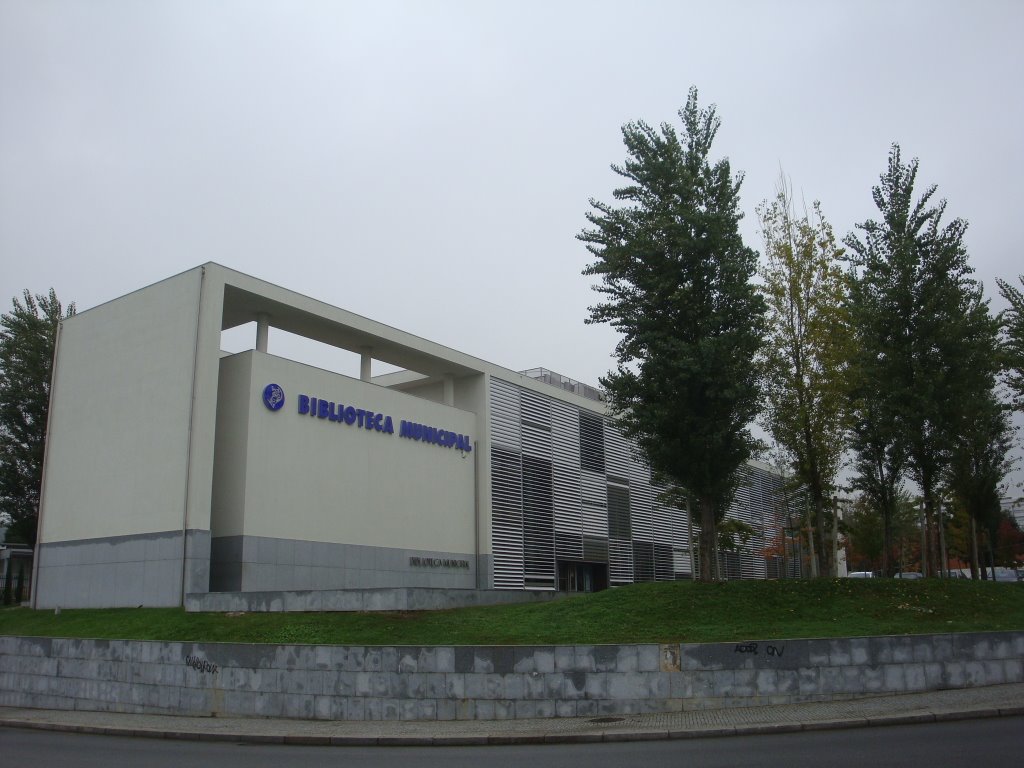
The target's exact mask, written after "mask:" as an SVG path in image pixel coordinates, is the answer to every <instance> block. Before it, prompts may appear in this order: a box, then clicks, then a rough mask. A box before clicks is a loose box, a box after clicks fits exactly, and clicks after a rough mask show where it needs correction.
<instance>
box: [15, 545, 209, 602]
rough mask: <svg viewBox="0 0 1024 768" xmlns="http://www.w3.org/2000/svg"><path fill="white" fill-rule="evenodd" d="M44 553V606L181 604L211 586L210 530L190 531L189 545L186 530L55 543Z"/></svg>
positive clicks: (40, 584)
mask: <svg viewBox="0 0 1024 768" xmlns="http://www.w3.org/2000/svg"><path fill="white" fill-rule="evenodd" d="M38 558H39V575H38V580H37V583H36V585H35V589H34V593H35V600H36V603H35V604H36V607H38V608H118V607H136V606H146V607H160V606H164V607H166V606H175V605H181V601H182V594H184V593H187V592H196V591H206V589H207V588H208V586H207V585H208V583H209V562H210V534H209V532H208V531H195V530H189V531H188V532H187V537H186V539H185V543H184V544H183V542H182V532H181V531H163V532H160V533H147V534H137V535H132V536H111V537H105V538H98V539H80V540H76V541H62V542H54V543H48V544H40V545H39V547H38ZM183 578H184V579H185V583H184V585H183V584H182V579H183Z"/></svg>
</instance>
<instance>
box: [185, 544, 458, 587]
mask: <svg viewBox="0 0 1024 768" xmlns="http://www.w3.org/2000/svg"><path fill="white" fill-rule="evenodd" d="M411 558H421V560H426V559H430V560H431V561H442V562H443V561H451V560H455V561H461V562H465V563H467V564H468V567H467V568H459V567H452V566H445V565H436V566H435V565H431V566H423V565H413V564H411V561H410V559H411ZM477 567H478V564H477V562H476V556H475V555H473V554H466V553H464V552H434V551H430V550H421V549H400V548H395V547H369V546H362V545H357V544H337V543H331V542H323V541H299V540H294V539H276V538H268V537H263V536H217V537H215V538H214V539H213V541H212V543H211V558H210V569H211V570H210V573H211V576H210V590H211V591H213V592H267V591H274V592H281V591H288V592H293V591H303V590H343V589H344V590H348V589H383V588H395V587H429V588H432V589H473V588H475V587H477V586H478V584H477ZM194 591H196V592H199V591H204V590H194Z"/></svg>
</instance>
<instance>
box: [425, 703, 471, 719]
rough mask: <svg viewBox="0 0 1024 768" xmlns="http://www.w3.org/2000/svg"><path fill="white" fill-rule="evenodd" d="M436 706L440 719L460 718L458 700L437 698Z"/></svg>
mask: <svg viewBox="0 0 1024 768" xmlns="http://www.w3.org/2000/svg"><path fill="white" fill-rule="evenodd" d="M434 707H435V708H436V716H437V719H438V720H456V719H458V712H459V708H458V702H456V701H453V700H452V699H435V700H434ZM466 719H471V718H466Z"/></svg>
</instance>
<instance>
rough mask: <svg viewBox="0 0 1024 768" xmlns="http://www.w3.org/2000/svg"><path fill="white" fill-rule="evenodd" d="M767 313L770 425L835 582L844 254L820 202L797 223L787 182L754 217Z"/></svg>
mask: <svg viewBox="0 0 1024 768" xmlns="http://www.w3.org/2000/svg"><path fill="white" fill-rule="evenodd" d="M757 213H758V218H759V220H760V224H761V234H762V237H763V238H764V246H765V252H764V255H765V261H764V265H763V267H762V268H761V280H762V284H763V292H764V296H765V298H766V300H767V304H768V314H767V321H768V323H767V328H768V332H767V343H766V344H765V351H764V358H763V359H764V369H765V397H764V406H765V407H764V412H763V417H762V418H763V421H764V425H765V427H766V429H767V431H768V432H769V434H771V436H772V438H773V439H774V440H775V442H776V443H777V444H778V445H779V446H780V448H781V449H782V450H783V451H784V453H785V455H786V457H787V459H788V462H789V465H790V467H791V468H792V470H793V472H794V475H795V476H796V478H797V479H798V480H799V481H800V482H801V483H802V484H803V485H804V486H805V487H806V489H807V492H808V494H809V498H810V504H811V506H812V508H813V515H814V536H815V546H814V552H815V554H816V557H817V563H816V564H813V565H816V568H814V572H815V573H818V574H821V575H826V574H827V575H831V576H835V575H836V560H835V553H834V550H833V547H832V543H831V536H830V535H829V531H828V522H829V517H830V516H831V514H832V511H831V504H830V502H829V498H830V497H831V495H832V493H833V491H834V488H835V479H836V475H837V474H838V472H839V465H840V461H841V459H842V455H843V452H844V450H845V447H846V442H845V433H846V410H847V409H846V406H847V402H848V398H847V394H846V392H847V381H848V376H847V370H846V369H847V361H848V359H849V356H850V348H849V347H850V345H849V339H850V333H849V322H848V319H847V314H846V274H845V273H844V271H843V269H842V268H841V267H840V261H839V259H840V257H841V256H842V253H843V250H842V248H840V247H839V245H838V243H837V242H836V238H835V235H834V234H833V232H832V227H831V225H829V223H828V221H827V220H826V219H825V217H824V215H823V214H822V212H821V205H820V204H819V203H817V202H815V203H814V205H813V206H812V210H811V211H810V212H808V211H806V210H805V211H804V212H803V214H802V215H797V213H796V211H795V207H794V204H793V199H792V193H791V191H790V189H789V187H788V186H787V184H786V182H785V180H784V179H781V180H780V183H779V187H778V192H777V194H776V196H775V199H774V200H772V201H771V202H770V203H769V202H764V203H762V204H761V205H760V206H758V209H757Z"/></svg>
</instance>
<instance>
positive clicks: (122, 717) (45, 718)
mask: <svg viewBox="0 0 1024 768" xmlns="http://www.w3.org/2000/svg"><path fill="white" fill-rule="evenodd" d="M1014 715H1016V716H1020V715H1024V683H1014V684H1011V685H994V686H987V687H984V688H968V689H963V690H949V691H935V692H930V693H911V694H903V695H899V696H877V697H871V698H862V699H851V700H846V701H840V702H825V703H814V704H787V705H779V706H772V707H749V708H739V707H737V708H731V709H717V710H704V711H699V712H676V713H662V714H648V715H625V716H614V717H613V716H609V717H589V718H563V719H544V720H488V721H481V720H466V721H436V722H402V721H359V722H351V721H349V722H344V721H324V720H283V719H257V718H234V717H232V718H221V717H175V716H172V715H132V714H119V713H108V712H77V711H71V712H69V711H63V710H42V709H15V708H11V707H0V726H5V727H10V728H36V729H42V730H54V731H71V732H76V733H100V734H107V735H114V736H143V737H149V738H164V739H189V740H198V741H236V742H264V743H266V742H272V743H283V744H307V745H309V744H312V745H335V746H346V745H410V746H411V745H417V746H422V745H446V746H450V745H469V744H477V745H482V744H526V743H559V742H562V743H565V742H600V741H639V740H648V739H688V738H701V737H714V736H738V735H743V734H755V733H757V734H764V733H784V732H792V731H809V730H823V729H831V728H858V727H865V726H873V725H900V724H906V723H926V722H938V721H943V720H962V719H968V718H979V717H1001V716H1014Z"/></svg>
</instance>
